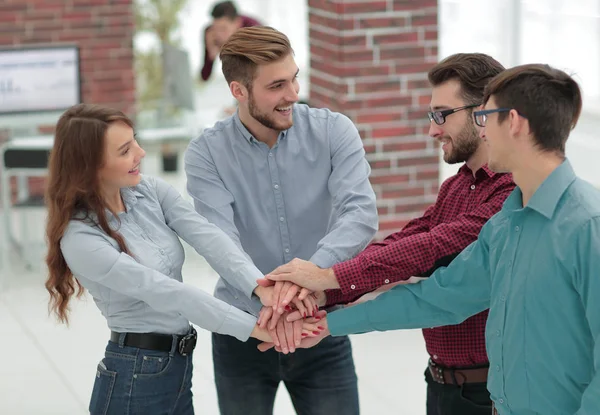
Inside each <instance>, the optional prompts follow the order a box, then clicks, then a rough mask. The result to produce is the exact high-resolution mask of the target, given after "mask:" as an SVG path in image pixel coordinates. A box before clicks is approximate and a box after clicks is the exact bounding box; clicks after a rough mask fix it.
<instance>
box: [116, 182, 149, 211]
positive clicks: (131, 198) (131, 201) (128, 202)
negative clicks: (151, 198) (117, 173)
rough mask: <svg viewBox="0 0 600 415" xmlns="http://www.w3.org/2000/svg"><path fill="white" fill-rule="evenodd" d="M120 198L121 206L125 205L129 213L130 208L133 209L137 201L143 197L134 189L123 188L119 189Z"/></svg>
mask: <svg viewBox="0 0 600 415" xmlns="http://www.w3.org/2000/svg"><path fill="white" fill-rule="evenodd" d="M121 197H122V198H123V204H124V205H125V209H127V211H128V212H129V211H130V210H131V208H133V207H134V206H135V205H136V204H137V202H138V199H140V198H142V197H144V195H143V194H142V193H140V192H139V191H138V190H137V189H136V188H135V187H125V188H123V189H121Z"/></svg>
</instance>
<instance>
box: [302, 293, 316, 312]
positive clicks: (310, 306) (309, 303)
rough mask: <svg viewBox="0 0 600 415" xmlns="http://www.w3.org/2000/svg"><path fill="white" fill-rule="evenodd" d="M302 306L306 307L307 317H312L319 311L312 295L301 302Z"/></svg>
mask: <svg viewBox="0 0 600 415" xmlns="http://www.w3.org/2000/svg"><path fill="white" fill-rule="evenodd" d="M303 304H304V307H306V309H307V310H308V311H307V312H306V314H307V315H309V316H314V315H315V314H316V313H317V311H319V307H318V306H317V302H316V301H315V298H314V297H313V296H312V295H309V296H308V297H306V298H305V299H304V301H303Z"/></svg>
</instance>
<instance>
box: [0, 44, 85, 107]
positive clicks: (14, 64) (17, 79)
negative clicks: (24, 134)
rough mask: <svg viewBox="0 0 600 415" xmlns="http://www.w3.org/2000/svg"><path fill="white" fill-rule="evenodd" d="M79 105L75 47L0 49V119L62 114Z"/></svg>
mask: <svg viewBox="0 0 600 415" xmlns="http://www.w3.org/2000/svg"><path fill="white" fill-rule="evenodd" d="M80 102H81V79H80V71H79V49H78V48H77V46H53V47H21V48H11V49H0V115H4V114H15V113H36V112H47V111H62V110H65V109H67V108H69V107H70V106H72V105H75V104H78V103H80Z"/></svg>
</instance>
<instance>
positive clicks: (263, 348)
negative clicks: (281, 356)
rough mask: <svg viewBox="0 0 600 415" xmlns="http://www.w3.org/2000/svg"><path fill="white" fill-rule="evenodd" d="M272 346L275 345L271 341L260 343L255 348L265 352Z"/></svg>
mask: <svg viewBox="0 0 600 415" xmlns="http://www.w3.org/2000/svg"><path fill="white" fill-rule="evenodd" d="M273 347H275V344H273V343H266V342H265V343H260V344H259V345H258V346H256V348H257V349H258V350H260V351H261V352H266V351H267V350H270V349H272V348H273Z"/></svg>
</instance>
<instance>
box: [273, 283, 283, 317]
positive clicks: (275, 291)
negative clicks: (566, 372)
mask: <svg viewBox="0 0 600 415" xmlns="http://www.w3.org/2000/svg"><path fill="white" fill-rule="evenodd" d="M284 284H285V283H284V282H278V283H276V284H275V286H274V287H273V301H274V303H273V306H274V307H277V308H276V310H277V312H278V313H279V314H283V309H282V308H281V307H280V306H279V296H280V294H281V290H282V288H283V286H284Z"/></svg>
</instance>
